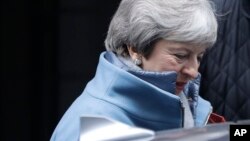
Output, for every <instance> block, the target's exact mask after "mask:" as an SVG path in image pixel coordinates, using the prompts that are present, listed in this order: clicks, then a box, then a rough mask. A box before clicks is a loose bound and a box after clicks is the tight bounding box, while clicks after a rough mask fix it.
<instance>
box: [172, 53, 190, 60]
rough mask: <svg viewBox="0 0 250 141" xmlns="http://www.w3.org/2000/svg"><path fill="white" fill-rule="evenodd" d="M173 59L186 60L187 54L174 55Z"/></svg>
mask: <svg viewBox="0 0 250 141" xmlns="http://www.w3.org/2000/svg"><path fill="white" fill-rule="evenodd" d="M174 56H175V57H177V58H178V59H186V58H188V55H187V54H174Z"/></svg>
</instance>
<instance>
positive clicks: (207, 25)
mask: <svg viewBox="0 0 250 141" xmlns="http://www.w3.org/2000/svg"><path fill="white" fill-rule="evenodd" d="M213 6H214V5H213V3H212V2H211V1H209V0H122V1H121V3H120V5H119V7H118V9H117V11H116V13H115V15H114V17H113V18H112V20H111V23H110V26H109V30H108V34H107V37H106V39H105V47H106V50H109V51H113V52H115V53H116V54H118V55H121V56H124V57H126V56H128V51H127V46H131V47H133V48H134V49H135V50H136V51H137V52H138V53H142V54H144V55H145V53H146V52H148V50H152V46H153V43H155V42H156V41H157V40H159V39H165V40H168V41H176V42H184V43H193V44H198V45H202V46H207V47H211V46H212V45H213V44H214V43H215V41H216V38H217V26H218V25H217V21H216V17H215V11H214V7H213Z"/></svg>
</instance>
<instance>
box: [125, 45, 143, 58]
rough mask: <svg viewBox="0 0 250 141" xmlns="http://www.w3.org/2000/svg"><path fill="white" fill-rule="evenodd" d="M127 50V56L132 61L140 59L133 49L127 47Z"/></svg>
mask: <svg viewBox="0 0 250 141" xmlns="http://www.w3.org/2000/svg"><path fill="white" fill-rule="evenodd" d="M127 49H128V52H129V56H130V58H131V59H132V60H136V59H138V58H140V56H141V55H140V54H138V53H137V52H136V51H135V49H134V48H133V47H131V46H128V47H127Z"/></svg>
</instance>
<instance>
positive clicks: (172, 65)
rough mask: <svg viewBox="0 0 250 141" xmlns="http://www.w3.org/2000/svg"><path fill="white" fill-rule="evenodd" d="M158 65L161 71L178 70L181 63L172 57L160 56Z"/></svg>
mask: <svg viewBox="0 0 250 141" xmlns="http://www.w3.org/2000/svg"><path fill="white" fill-rule="evenodd" d="M160 66H161V69H162V71H176V72H179V71H180V68H181V64H180V63H178V62H177V60H176V59H175V58H173V57H165V58H162V61H161V64H160Z"/></svg>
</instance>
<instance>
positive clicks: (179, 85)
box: [176, 82, 187, 90]
mask: <svg viewBox="0 0 250 141" xmlns="http://www.w3.org/2000/svg"><path fill="white" fill-rule="evenodd" d="M186 84H187V83H186V82H176V89H178V90H183V89H184V87H185V85H186Z"/></svg>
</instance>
